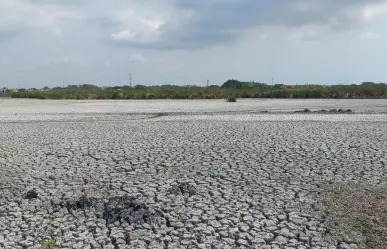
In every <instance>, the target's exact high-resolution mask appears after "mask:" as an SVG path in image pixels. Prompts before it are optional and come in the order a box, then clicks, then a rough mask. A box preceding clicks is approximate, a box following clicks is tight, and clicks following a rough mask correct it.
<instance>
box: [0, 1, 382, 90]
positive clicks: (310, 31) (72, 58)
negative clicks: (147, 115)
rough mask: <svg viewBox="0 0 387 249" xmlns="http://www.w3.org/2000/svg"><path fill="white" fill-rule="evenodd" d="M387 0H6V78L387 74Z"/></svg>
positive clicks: (24, 83) (201, 81)
mask: <svg viewBox="0 0 387 249" xmlns="http://www.w3.org/2000/svg"><path fill="white" fill-rule="evenodd" d="M386 24H387V1H383V0H275V1H274V0H111V1H106V0H56V1H53V0H0V87H14V88H17V87H19V88H20V87H23V88H24V87H25V88H30V87H38V88H41V87H44V86H49V87H54V86H61V85H62V84H63V83H64V84H65V85H68V84H95V85H99V86H113V85H127V84H129V80H128V79H129V73H131V74H132V84H133V85H135V84H142V85H161V84H174V85H193V84H194V85H202V86H204V85H206V82H207V80H209V81H210V84H219V85H220V84H222V83H224V82H225V81H226V80H228V79H231V78H234V79H239V80H244V81H256V82H265V83H269V84H271V82H272V80H273V82H274V83H277V84H306V83H308V84H353V83H356V84H359V83H361V82H363V81H375V82H387V70H386V66H385V58H387V46H386V44H387V29H386V28H385V27H386Z"/></svg>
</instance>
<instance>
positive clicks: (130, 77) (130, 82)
mask: <svg viewBox="0 0 387 249" xmlns="http://www.w3.org/2000/svg"><path fill="white" fill-rule="evenodd" d="M129 86H130V87H132V73H129Z"/></svg>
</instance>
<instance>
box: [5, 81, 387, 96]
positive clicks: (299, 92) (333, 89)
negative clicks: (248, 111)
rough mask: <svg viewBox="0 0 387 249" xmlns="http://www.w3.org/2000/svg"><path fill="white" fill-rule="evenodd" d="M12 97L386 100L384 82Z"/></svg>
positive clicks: (95, 90)
mask: <svg viewBox="0 0 387 249" xmlns="http://www.w3.org/2000/svg"><path fill="white" fill-rule="evenodd" d="M9 95H10V97H12V98H37V99H226V100H227V101H230V100H234V99H235V98H295V99H296V98H303V99H305V98H314V99H321V98H325V99H361V98H370V99H382V98H387V85H386V84H385V83H373V82H364V83H362V84H360V85H330V86H323V85H296V86H290V85H282V84H277V85H267V84H264V83H255V82H241V81H237V80H228V81H227V82H225V83H224V84H223V85H222V86H216V85H212V86H209V87H198V86H173V85H163V86H150V87H147V86H143V85H136V86H134V87H129V86H116V87H98V86H94V85H69V86H67V87H64V88H59V87H56V88H52V89H50V88H47V87H45V88H44V89H19V90H18V91H13V92H11V91H10V92H9Z"/></svg>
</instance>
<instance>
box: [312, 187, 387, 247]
mask: <svg viewBox="0 0 387 249" xmlns="http://www.w3.org/2000/svg"><path fill="white" fill-rule="evenodd" d="M320 197H321V198H320V200H319V201H318V202H316V203H315V204H314V205H313V208H314V209H315V211H318V213H319V214H320V216H321V218H322V219H323V220H324V223H325V225H326V226H327V227H328V229H329V234H330V236H332V237H333V238H335V239H337V240H339V241H342V242H345V243H356V244H358V245H361V246H363V247H364V248H374V249H387V186H383V187H375V186H370V185H365V184H348V183H345V184H344V183H336V184H333V185H331V186H327V187H326V188H325V191H324V193H322V194H321V196H320Z"/></svg>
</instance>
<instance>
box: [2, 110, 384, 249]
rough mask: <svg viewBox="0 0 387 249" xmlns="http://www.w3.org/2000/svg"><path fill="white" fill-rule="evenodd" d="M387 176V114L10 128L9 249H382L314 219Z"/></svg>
mask: <svg viewBox="0 0 387 249" xmlns="http://www.w3.org/2000/svg"><path fill="white" fill-rule="evenodd" d="M386 163H387V115H384V114H378V115H376V114H375V115H373V114H356V113H354V114H314V113H312V114H303V113H297V114H294V113H293V114H270V113H269V114H258V113H255V114H254V113H253V114H252V113H239V114H238V113H227V114H224V113H211V114H203V113H196V114H183V113H175V114H173V115H172V114H170V113H163V114H152V113H149V114H146V113H143V114H118V113H111V114H103V113H101V114H97V113H87V114H82V113H77V114H53V113H52V114H47V115H44V114H25V115H8V116H6V117H5V116H4V117H3V118H2V119H1V121H0V248H41V246H42V245H43V244H44V241H49V240H51V241H52V242H54V243H55V244H56V247H57V248H112V249H116V248H367V247H368V248H370V247H369V245H368V246H367V238H366V237H364V236H363V235H362V234H360V233H357V234H355V236H349V235H348V236H347V235H346V234H343V235H339V233H338V232H336V231H334V228H333V227H332V226H331V223H330V222H328V221H329V210H328V211H325V212H324V215H321V214H320V213H319V212H318V211H316V210H315V209H316V208H315V207H316V206H321V205H324V202H321V201H320V200H321V198H323V197H324V196H326V195H327V194H326V193H327V192H326V191H328V190H327V189H328V188H326V186H329V185H330V186H333V185H335V184H338V183H340V184H343V183H344V185H347V184H357V183H359V182H361V183H362V184H365V185H367V186H368V187H383V184H384V183H385V182H386V179H387V178H386V176H387V170H386ZM335 191H337V189H336V190H335ZM335 193H336V192H335ZM352 201H354V200H352ZM316 203H317V204H316ZM319 210H321V207H320V209H319ZM386 217H387V216H386ZM333 231H334V232H333Z"/></svg>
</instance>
